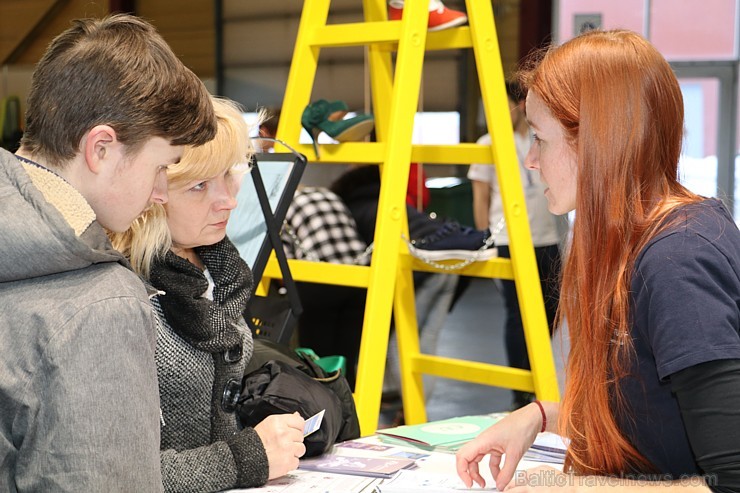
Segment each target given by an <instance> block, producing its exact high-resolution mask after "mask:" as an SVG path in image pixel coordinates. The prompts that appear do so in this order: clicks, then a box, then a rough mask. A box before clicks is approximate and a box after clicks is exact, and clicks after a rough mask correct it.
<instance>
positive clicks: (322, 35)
mask: <svg viewBox="0 0 740 493" xmlns="http://www.w3.org/2000/svg"><path fill="white" fill-rule="evenodd" d="M400 36H401V21H384V22H355V23H349V24H330V25H327V26H322V27H317V28H316V30H315V32H314V35H313V38H312V39H311V40H310V41H309V44H310V45H311V46H313V47H321V48H325V47H338V46H361V45H368V44H373V43H390V42H398V40H399V38H400Z"/></svg>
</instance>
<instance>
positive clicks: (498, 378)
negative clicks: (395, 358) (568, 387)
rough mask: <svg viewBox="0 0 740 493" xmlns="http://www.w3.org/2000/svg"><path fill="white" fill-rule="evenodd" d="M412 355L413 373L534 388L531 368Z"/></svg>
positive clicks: (526, 389) (498, 385)
mask: <svg viewBox="0 0 740 493" xmlns="http://www.w3.org/2000/svg"><path fill="white" fill-rule="evenodd" d="M410 359H411V366H412V369H411V371H412V372H413V373H422V374H425V375H436V376H438V377H444V378H451V379H453V380H463V381H465V382H471V383H478V384H481V385H491V386H497V387H505V388H510V389H515V390H522V391H524V392H534V381H533V378H532V372H531V371H530V370H521V369H519V368H509V367H507V366H500V365H492V364H490V363H480V362H478V361H466V360H461V359H456V358H446V357H444V356H433V355H429V354H419V355H418V356H412V357H411V358H410Z"/></svg>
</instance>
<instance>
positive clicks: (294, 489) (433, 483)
mask: <svg viewBox="0 0 740 493" xmlns="http://www.w3.org/2000/svg"><path fill="white" fill-rule="evenodd" d="M358 447H363V448H358ZM331 453H332V454H337V455H342V456H353V457H370V458H377V457H389V456H393V457H400V456H412V457H415V455H416V454H421V455H425V456H426V457H422V458H419V459H416V467H415V468H414V469H411V470H404V471H402V472H401V474H408V475H409V476H410V478H411V479H415V478H419V479H421V478H424V484H419V487H418V490H419V491H426V490H428V491H430V492H440V491H460V490H465V491H498V490H497V489H496V487H495V483H494V482H493V479H492V478H491V473H490V471H489V469H488V458H487V457H486V458H485V459H483V461H481V467H480V471H481V475H482V476H483V477H484V478H485V480H486V488H479V487H477V486H474V487H473V488H471V489H470V490H467V489H466V488H465V487H464V485H463V483H462V481H461V480H460V479H459V478H458V476H457V473H456V470H455V455H454V454H451V453H443V452H429V451H425V450H422V449H419V448H417V447H414V446H411V445H409V446H404V445H396V444H395V443H394V444H393V445H391V444H389V443H384V442H382V441H381V440H380V439H379V438H378V437H377V436H371V437H365V438H360V439H357V440H352V441H351V445H350V446H347V445H346V444H339V445H335V446H334V447H333V449H332V451H331ZM406 454H408V455H406ZM540 465H549V466H553V467H556V468H558V469H560V468H562V466H561V465H559V464H551V463H547V464H546V463H543V462H536V461H530V460H522V461H521V462H520V463H519V466H518V467H517V470H524V469H530V468H533V467H537V466H540ZM384 481H385V482H389V481H390V480H389V479H382V478H372V477H363V476H352V475H346V474H332V473H324V472H315V471H305V470H301V469H298V470H296V471H293V472H291V473H289V474H287V475H286V476H283V477H281V478H278V479H274V480H272V481H270V482H269V483H268V484H266V485H265V486H263V487H261V488H252V489H248V490H247V489H234V490H229V491H230V492H231V493H236V492H244V493H246V492H261V493H305V492H315V493H352V492H358V493H359V492H361V493H372V492H374V491H376V487H380V488H381V490H382V484H383V482H384Z"/></svg>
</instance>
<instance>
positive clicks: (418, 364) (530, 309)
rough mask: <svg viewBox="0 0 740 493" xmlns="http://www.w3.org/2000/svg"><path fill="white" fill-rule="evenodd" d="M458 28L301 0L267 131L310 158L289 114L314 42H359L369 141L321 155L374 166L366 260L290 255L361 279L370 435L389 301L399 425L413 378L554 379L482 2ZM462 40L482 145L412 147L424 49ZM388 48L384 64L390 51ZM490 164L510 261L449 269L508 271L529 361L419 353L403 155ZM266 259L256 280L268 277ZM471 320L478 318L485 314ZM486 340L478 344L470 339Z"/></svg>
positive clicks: (298, 266)
mask: <svg viewBox="0 0 740 493" xmlns="http://www.w3.org/2000/svg"><path fill="white" fill-rule="evenodd" d="M466 6H467V14H468V18H469V24H470V25H469V26H463V27H458V28H453V29H448V30H444V31H439V32H430V33H428V32H427V21H428V15H429V14H428V0H406V3H405V8H404V15H403V19H402V20H400V21H388V17H387V6H386V0H363V9H364V19H365V22H359V23H348V24H331V25H327V18H328V15H329V8H330V0H306V1H305V3H304V6H303V12H302V16H301V21H300V24H299V27H298V35H297V40H296V45H295V52H294V55H293V61H292V64H291V67H290V73H289V75H288V82H287V86H286V91H285V99H284V102H283V107H282V114H281V118H280V122H279V125H278V131H277V136H278V138H279V139H280V140H283V141H285V142H287V143H288V144H290V145H291V146H293V147H295V148H296V149H298V150H299V151H300V152H302V153H304V154H305V155H306V156H309V158H311V157H313V156H314V152H313V149H312V148H311V146H307V145H299V143H298V141H299V135H300V120H301V114H302V112H303V109H304V108H305V107H306V105H308V104H309V102H310V98H311V90H312V88H313V84H314V78H315V74H316V69H317V66H318V60H319V53H320V51H321V49H322V48H331V47H345V46H363V45H364V46H367V47H368V58H369V66H370V83H371V90H372V102H373V110H374V111H373V113H374V115H375V123H376V133H377V142H372V143H370V142H356V143H343V144H339V145H322V146H321V149H320V155H321V159H320V160H318V161H317V162H321V163H369V164H378V165H380V166H381V188H380V201H379V205H378V217H377V223H376V229H375V249H374V252H373V257H372V262H371V265H370V266H369V267H363V266H350V265H337V264H329V263H324V262H308V261H300V260H291V261H290V262H289V263H290V268H291V272H292V274H293V277H294V278H295V279H296V280H297V281H306V282H317V283H328V284H336V285H344V286H355V287H366V288H367V301H366V308H365V318H364V325H363V332H362V340H361V346H360V355H359V363H358V370H357V381H356V386H355V402H356V405H357V412H358V415H359V419H360V427H361V430H362V434H363V435H369V434H372V433H374V432H375V430H376V428H377V425H378V418H379V413H380V401H381V394H382V388H383V373H384V369H385V361H386V353H387V349H388V336H389V327H390V318H391V309H393V313H394V314H395V322H396V331H397V337H398V346H399V358H400V363H401V383H402V389H403V404H404V412H405V419H406V422H407V423H409V424H413V423H421V422H425V421H426V420H427V419H426V410H425V407H424V393H423V389H422V375H423V374H429V375H436V376H440V377H445V378H451V379H456V380H464V381H468V382H474V383H479V384H485V385H494V386H499V387H506V388H511V389H518V390H523V391H530V392H535V393H536V394H537V396H538V397H539V398H540V399H546V400H553V401H557V400H558V399H559V393H558V384H557V378H556V373H555V366H554V364H553V358H552V351H551V349H550V337H549V333H548V327H547V319H546V316H545V310H544V304H543V301H542V293H541V290H540V283H539V277H538V272H537V266H536V261H535V256H534V250H533V248H532V240H531V236H530V232H529V224H528V221H527V211H526V205H525V202H524V194H523V190H522V186H521V181H520V177H519V171H518V170H519V166H518V163H517V156H516V151H515V148H514V138H513V131H512V127H511V119H510V115H509V106H508V103H507V97H506V92H505V86H504V73H503V69H502V66H501V57H500V53H499V47H498V39H497V37H496V29H495V26H494V20H493V12H492V8H491V2H490V0H466ZM459 48H472V49H473V51H474V53H475V60H476V64H477V68H478V74H479V79H480V87H481V94H482V98H483V103H484V109H485V115H486V121H487V122H488V129H489V132H490V133H491V136H492V145H491V146H490V147H489V146H483V145H476V144H458V145H412V143H411V136H412V130H413V125H414V114H415V112H416V107H417V101H418V99H419V88H420V85H421V76H422V65H423V62H424V53H425V51H426V50H447V49H459ZM393 52H396V53H397V57H396V63H395V70H394V64H393V61H392V53H393ZM411 162H423V163H425V164H442V163H457V164H460V163H463V164H469V163H497V166H496V172H497V176H498V181H499V183H500V184H501V194H502V200H503V204H504V215H505V218H506V227H507V228H508V232H509V238H510V251H511V260H508V259H500V258H495V259H492V260H489V261H486V262H478V263H474V264H472V265H470V266H468V267H465V268H463V269H461V270H459V271H456V273H459V274H462V275H468V276H477V277H489V278H491V277H495V278H502V279H513V280H515V282H516V288H517V294H518V296H519V304H520V307H521V312H522V320H523V324H524V335H525V338H526V341H527V350H528V354H529V360H530V363H531V367H532V370H531V371H528V370H521V369H516V368H509V367H505V366H499V365H492V364H486V363H479V362H471V361H466V360H462V359H452V358H444V357H439V356H434V355H427V354H421V353H420V351H419V337H418V328H417V321H416V313H415V305H414V288H413V282H412V271H413V270H427V271H432V272H437V271H436V270H435V269H433V268H431V267H430V266H428V265H425V264H424V263H422V262H419V261H418V260H416V259H414V258H413V257H411V256H410V254H409V253H408V248H407V246H406V245H405V243H404V241H403V240H402V235H405V236H406V237H408V225H407V219H406V205H405V204H406V201H405V197H406V186H407V182H408V176H409V163H411ZM279 276H280V272H279V269H278V267H277V264H276V263H275V261H274V258H273V259H272V260H271V261H270V262H269V264H268V267H267V269H266V271H265V278H271V277H272V278H275V277H279ZM480 323H482V324H485V323H486V321H485V320H481V321H480ZM470 344H485V341H470Z"/></svg>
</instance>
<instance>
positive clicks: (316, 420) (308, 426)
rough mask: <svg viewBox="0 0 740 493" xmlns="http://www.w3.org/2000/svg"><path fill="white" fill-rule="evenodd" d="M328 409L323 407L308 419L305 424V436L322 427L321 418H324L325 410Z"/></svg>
mask: <svg viewBox="0 0 740 493" xmlns="http://www.w3.org/2000/svg"><path fill="white" fill-rule="evenodd" d="M325 411H326V409H322V410H321V411H319V412H317V413H316V414H314V415H313V416H311V417H310V418H308V419H307V420H306V423H305V424H304V425H303V436H304V437H307V436H308V435H310V434H311V433H313V432H314V431H316V430H318V429H319V428H321V420H323V419H324V412H325Z"/></svg>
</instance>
